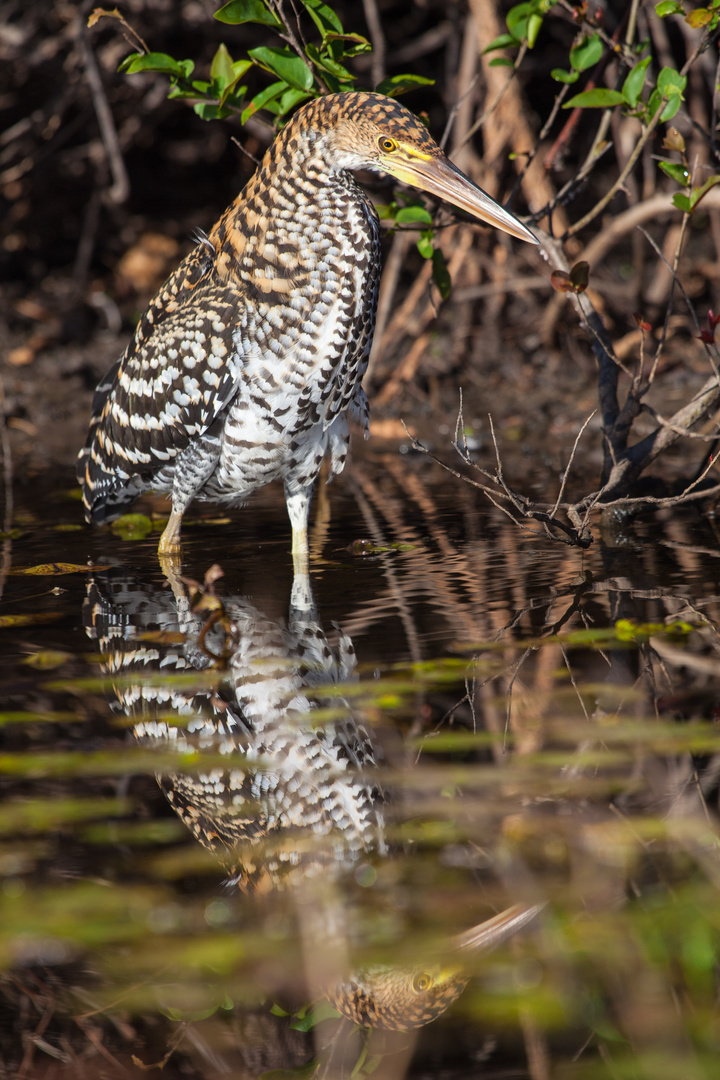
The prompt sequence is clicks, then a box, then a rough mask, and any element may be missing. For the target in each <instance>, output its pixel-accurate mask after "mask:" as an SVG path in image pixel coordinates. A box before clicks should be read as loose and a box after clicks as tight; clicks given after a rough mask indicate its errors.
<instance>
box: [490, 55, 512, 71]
mask: <svg viewBox="0 0 720 1080" xmlns="http://www.w3.org/2000/svg"><path fill="white" fill-rule="evenodd" d="M488 67H509V68H511V67H515V64H514V63H513V61H512V60H511V59H510V58H509V57H507V56H496V57H495V59H494V60H491V61H490V63H489V64H488Z"/></svg>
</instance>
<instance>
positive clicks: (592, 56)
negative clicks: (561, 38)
mask: <svg viewBox="0 0 720 1080" xmlns="http://www.w3.org/2000/svg"><path fill="white" fill-rule="evenodd" d="M603 49H604V45H603V43H602V39H601V37H600V35H599V34H584V35H583V37H582V38H581V39H580V41H578V42H576V43H575V44H574V45H573V47H572V48H571V50H570V71H564V70H563V69H562V68H554V69H553V70H552V71H551V72H550V75H551V76H552V78H553V79H555V80H557V82H563V83H574V82H577V80H578V79H579V78H580V73H581V72H582V71H587V69H588V68H591V67H593V65H595V64H597V62H598V60H599V59H600V57H601V56H602V54H603Z"/></svg>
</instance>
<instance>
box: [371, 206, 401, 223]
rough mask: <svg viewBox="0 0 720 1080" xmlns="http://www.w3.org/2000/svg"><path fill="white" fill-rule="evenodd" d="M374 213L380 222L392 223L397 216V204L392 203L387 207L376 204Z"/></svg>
mask: <svg viewBox="0 0 720 1080" xmlns="http://www.w3.org/2000/svg"><path fill="white" fill-rule="evenodd" d="M375 213H376V214H377V216H378V217H379V218H380V220H381V221H394V220H395V215H396V214H397V203H394V202H392V203H390V204H389V205H385V204H384V203H378V204H377V206H376V207H375Z"/></svg>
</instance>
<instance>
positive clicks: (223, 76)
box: [210, 43, 235, 94]
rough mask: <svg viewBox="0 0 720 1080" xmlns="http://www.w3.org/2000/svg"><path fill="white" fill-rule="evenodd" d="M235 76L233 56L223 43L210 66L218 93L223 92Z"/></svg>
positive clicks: (211, 77)
mask: <svg viewBox="0 0 720 1080" xmlns="http://www.w3.org/2000/svg"><path fill="white" fill-rule="evenodd" d="M234 78H235V73H234V72H233V62H232V57H231V55H230V53H229V52H228V51H227V49H226V47H225V46H224V45H223V44H222V43H221V44H220V45H219V46H218V50H217V52H216V53H215V55H214V57H213V61H212V64H211V66H210V79H211V81H212V82H213V83H214V84H215V86H216V87H217V90H218V93H219V94H222V92H223V90H224V89H225V88H226V86H227V85H228V83H231V82H232V81H233V80H234Z"/></svg>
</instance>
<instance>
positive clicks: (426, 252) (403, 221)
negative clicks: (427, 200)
mask: <svg viewBox="0 0 720 1080" xmlns="http://www.w3.org/2000/svg"><path fill="white" fill-rule="evenodd" d="M376 210H377V212H378V217H379V218H380V219H381V220H382V221H388V222H390V223H391V228H393V229H394V228H397V226H399V225H407V226H415V227H416V228H417V227H419V226H423V225H424V226H425V228H423V229H422V231H421V232H420V236H419V238H418V241H417V249H418V251H419V252H420V254H421V255H422V257H423V259H431V260H432V276H433V281H434V282H435V285H436V286H437V289H438V292H439V293H440V295H441V296H442V298H443V300H447V298H448V296H449V295H450V291H451V288H452V283H451V281H450V273H449V271H448V268H447V262H446V261H445V256H444V255H443V253H442V251H441V250H440V248H438V247H436V246H435V230H434V228H433V219H432V214H431V213H430V211H429V210H428V209H427V208H426V207H425V206H423V205H422V203H419V202H415V201H412V202H407V203H405V204H404V205H399V204H398V203H397V202H392V203H389V204H387V205H383V206H377V207H376Z"/></svg>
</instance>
